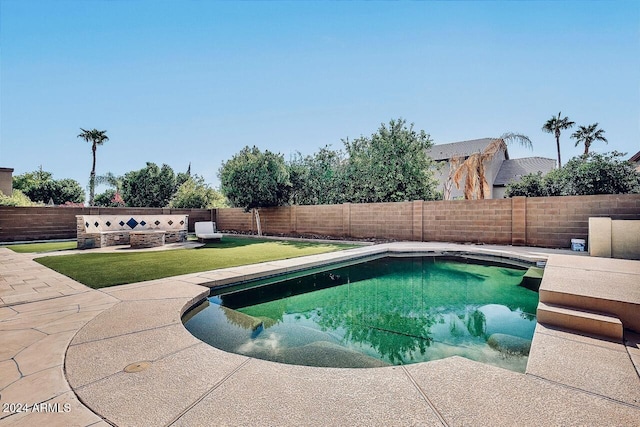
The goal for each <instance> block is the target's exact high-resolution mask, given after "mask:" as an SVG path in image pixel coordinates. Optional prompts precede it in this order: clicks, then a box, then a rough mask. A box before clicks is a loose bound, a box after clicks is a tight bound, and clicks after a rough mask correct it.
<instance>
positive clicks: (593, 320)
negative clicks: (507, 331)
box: [537, 302, 623, 340]
mask: <svg viewBox="0 0 640 427" xmlns="http://www.w3.org/2000/svg"><path fill="white" fill-rule="evenodd" d="M537 318H538V322H539V323H544V324H547V325H552V326H559V327H562V328H566V329H572V330H575V331H580V332H585V333H587V334H591V335H600V336H603V337H607V338H613V339H616V340H622V329H623V328H622V322H621V321H620V319H618V318H617V317H613V316H610V315H607V314H603V313H595V312H592V311H586V310H581V309H577V308H574V307H566V306H561V305H555V304H549V303H544V302H540V303H538V311H537Z"/></svg>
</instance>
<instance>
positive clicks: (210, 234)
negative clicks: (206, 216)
mask: <svg viewBox="0 0 640 427" xmlns="http://www.w3.org/2000/svg"><path fill="white" fill-rule="evenodd" d="M195 231H196V237H197V238H198V240H199V241H201V242H204V241H205V240H221V239H222V233H217V232H216V223H215V222H213V221H201V222H196V223H195Z"/></svg>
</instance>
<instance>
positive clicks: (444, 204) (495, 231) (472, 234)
mask: <svg viewBox="0 0 640 427" xmlns="http://www.w3.org/2000/svg"><path fill="white" fill-rule="evenodd" d="M149 209H151V211H149ZM125 212H129V213H130V214H140V213H149V212H151V213H154V212H155V213H163V214H186V215H189V231H193V223H194V222H196V221H215V222H216V224H217V228H218V229H219V230H237V231H243V232H252V231H253V232H255V230H256V226H255V221H254V219H253V215H252V214H251V213H250V212H244V210H243V209H240V208H228V209H213V210H207V209H155V211H154V208H136V209H131V208H100V209H98V208H9V207H0V242H3V241H18V240H40V239H42V240H44V239H55V238H75V236H76V222H75V215H84V214H95V215H99V214H114V215H120V214H124V213H125ZM589 217H610V218H612V219H613V220H622V219H632V220H640V194H624V195H615V194H614V195H596V196H565V197H539V198H524V197H515V198H512V199H492V200H453V201H434V202H423V201H413V202H398V203H364V204H356V203H345V204H341V205H322V206H286V207H278V208H263V209H260V218H261V223H262V228H263V231H264V232H265V233H267V234H280V233H283V234H316V235H320V236H333V237H336V238H348V237H357V238H379V239H397V240H416V241H421V240H422V241H444V242H471V243H487V244H508V245H528V246H540V247H550V248H569V247H570V244H571V239H574V238H578V239H587V238H588V234H589Z"/></svg>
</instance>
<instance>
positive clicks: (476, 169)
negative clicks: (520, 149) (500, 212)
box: [445, 132, 533, 200]
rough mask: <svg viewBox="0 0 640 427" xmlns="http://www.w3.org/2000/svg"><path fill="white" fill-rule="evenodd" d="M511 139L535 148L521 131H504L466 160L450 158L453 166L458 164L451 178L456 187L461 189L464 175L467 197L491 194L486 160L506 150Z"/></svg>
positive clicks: (473, 197) (484, 196) (465, 194)
mask: <svg viewBox="0 0 640 427" xmlns="http://www.w3.org/2000/svg"><path fill="white" fill-rule="evenodd" d="M511 141H518V142H519V143H520V145H523V146H525V147H527V148H533V144H532V143H531V140H530V139H529V137H527V136H525V135H522V134H520V133H513V132H507V133H503V134H502V136H500V138H496V139H494V140H493V141H491V143H490V144H489V145H487V146H486V147H485V149H484V150H483V151H482V152H478V153H474V154H472V155H470V156H469V157H467V159H466V160H465V161H464V162H461V159H460V158H457V157H454V158H452V159H450V160H449V163H450V164H451V165H452V166H451V167H454V166H453V165H454V163H455V164H456V166H457V169H456V171H455V172H454V173H453V175H451V174H450V179H451V180H452V181H453V182H454V183H455V185H456V188H458V189H460V184H461V181H462V177H465V183H464V198H465V199H485V198H487V197H488V196H490V194H491V188H490V187H489V182H488V181H487V177H486V175H485V167H484V164H485V162H487V161H490V160H491V159H492V158H493V156H495V155H496V153H498V152H499V151H501V150H506V149H507V144H509V143H510V142H511ZM445 191H446V188H445ZM449 196H450V190H449ZM445 197H446V195H445ZM445 200H447V199H445Z"/></svg>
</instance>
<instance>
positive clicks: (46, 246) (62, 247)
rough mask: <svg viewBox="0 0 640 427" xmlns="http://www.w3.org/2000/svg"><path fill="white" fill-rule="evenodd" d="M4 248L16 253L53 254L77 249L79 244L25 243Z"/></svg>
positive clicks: (70, 242) (74, 242)
mask: <svg viewBox="0 0 640 427" xmlns="http://www.w3.org/2000/svg"><path fill="white" fill-rule="evenodd" d="M3 247H4V248H7V249H11V250H12V251H14V252H18V253H21V254H26V253H34V252H53V251H66V250H69V249H76V247H77V243H76V241H75V240H73V241H69V242H45V243H24V244H19V245H7V246H3Z"/></svg>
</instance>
